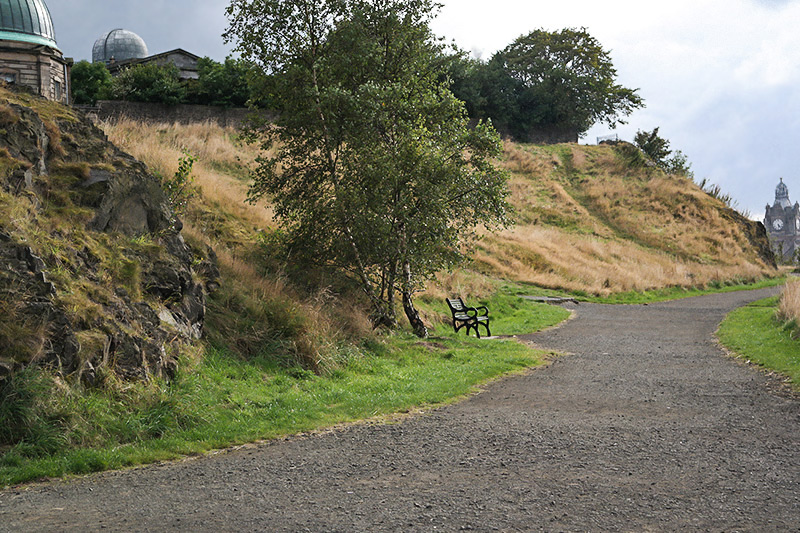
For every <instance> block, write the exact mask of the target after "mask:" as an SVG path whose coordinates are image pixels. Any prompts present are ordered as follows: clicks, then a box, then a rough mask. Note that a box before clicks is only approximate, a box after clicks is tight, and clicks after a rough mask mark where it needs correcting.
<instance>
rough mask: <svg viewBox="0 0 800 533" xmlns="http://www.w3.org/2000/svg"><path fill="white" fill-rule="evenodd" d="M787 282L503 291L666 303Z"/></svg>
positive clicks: (506, 288)
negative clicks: (605, 291) (604, 292)
mask: <svg viewBox="0 0 800 533" xmlns="http://www.w3.org/2000/svg"><path fill="white" fill-rule="evenodd" d="M784 283H786V277H779V278H765V279H762V280H759V281H756V282H744V281H735V280H732V281H727V282H718V283H714V284H711V285H709V286H707V287H691V288H684V287H667V288H663V289H653V290H648V291H630V292H620V293H615V294H611V295H609V296H594V295H591V294H588V293H586V292H583V291H575V292H568V291H564V290H555V289H544V288H541V287H537V286H536V285H531V284H527V283H514V284H505V285H503V287H502V290H501V293H504V294H510V295H517V296H553V297H562V298H575V299H576V300H579V301H581V302H590V303H600V304H619V305H636V304H645V303H656V302H666V301H669V300H680V299H683V298H692V297H694V296H703V295H704V294H719V293H725V292H735V291H751V290H756V289H765V288H767V287H777V286H780V285H783V284H784Z"/></svg>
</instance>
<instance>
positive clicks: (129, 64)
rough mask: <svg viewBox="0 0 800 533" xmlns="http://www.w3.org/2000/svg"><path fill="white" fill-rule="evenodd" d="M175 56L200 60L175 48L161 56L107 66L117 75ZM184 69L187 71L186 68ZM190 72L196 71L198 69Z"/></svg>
mask: <svg viewBox="0 0 800 533" xmlns="http://www.w3.org/2000/svg"><path fill="white" fill-rule="evenodd" d="M174 55H180V56H184V57H185V58H187V59H190V60H191V61H194V62H197V60H199V59H200V56H198V55H195V54H193V53H191V52H187V51H186V50H184V49H183V48H175V49H174V50H169V51H167V52H161V53H160V54H155V55H152V56H148V57H139V58H132V59H125V60H123V61H114V63H113V64H108V65H106V66H107V67H108V70H109V72H111V74H114V75H116V74H117V73H118V72H120V71H121V70H123V69H126V68H128V67H132V66H134V65H139V64H143V63H154V62H155V63H157V62H159V60H162V59H168V58H169V57H170V56H174ZM182 68H183V69H185V68H186V67H182ZM190 70H196V68H194V69H190Z"/></svg>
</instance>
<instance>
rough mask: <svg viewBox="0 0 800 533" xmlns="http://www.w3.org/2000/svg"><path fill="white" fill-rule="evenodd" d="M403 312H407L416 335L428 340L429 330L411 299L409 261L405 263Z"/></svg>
mask: <svg viewBox="0 0 800 533" xmlns="http://www.w3.org/2000/svg"><path fill="white" fill-rule="evenodd" d="M403 311H405V312H406V316H407V317H408V321H409V323H411V327H412V328H413V329H414V334H415V335H416V336H417V337H419V338H421V339H427V338H428V328H427V327H425V323H424V322H423V321H422V319H421V318H420V316H419V311H417V308H416V307H414V302H413V300H412V299H411V264H409V262H408V261H404V262H403Z"/></svg>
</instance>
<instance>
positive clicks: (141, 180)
mask: <svg viewBox="0 0 800 533" xmlns="http://www.w3.org/2000/svg"><path fill="white" fill-rule="evenodd" d="M6 94H9V95H10V93H6ZM3 96H4V94H0V107H2V106H3V101H2V100H3V98H2V97H3ZM49 105H51V106H52V105H53V104H49ZM5 106H6V111H5V113H4V114H3V117H2V118H0V128H2V129H3V135H0V189H2V191H3V194H4V195H5V196H3V197H2V198H0V345H5V346H6V347H7V348H8V349H7V350H4V351H0V379H3V378H4V377H5V376H8V375H10V374H11V373H13V372H14V371H15V370H17V369H19V368H21V367H24V366H26V365H30V364H39V365H47V366H50V367H53V368H55V369H57V370H59V371H60V372H62V373H63V374H65V375H78V376H80V378H81V379H82V380H83V381H84V382H86V383H89V384H94V383H96V382H97V380H98V377H99V376H100V375H102V373H104V372H106V373H107V372H115V373H117V374H118V375H120V376H123V377H125V378H129V379H134V378H135V379H147V378H148V377H149V376H152V375H162V376H167V377H169V376H172V375H173V374H174V371H175V369H176V360H175V356H176V355H177V352H178V350H177V349H176V347H177V346H178V345H180V344H181V343H185V342H188V341H190V340H193V339H197V338H199V337H200V336H201V335H202V330H203V321H204V318H205V287H204V284H205V286H208V287H210V288H214V287H216V283H217V280H216V279H214V274H215V272H216V273H217V274H218V271H216V268H215V267H214V266H213V265H211V264H208V263H209V261H208V260H204V261H202V262H201V261H199V260H198V261H195V257H194V254H193V252H192V250H191V249H190V247H189V246H188V245H187V244H186V243H185V242H184V240H183V238H182V237H181V235H180V232H179V230H180V223H179V222H178V223H176V221H175V218H174V216H173V213H172V211H171V208H170V205H169V201H168V199H167V196H166V195H165V193H164V191H163V190H162V189H161V186H160V183H159V181H158V180H157V179H156V178H155V177H153V176H152V175H151V174H149V173H148V171H147V169H146V167H145V166H144V165H143V164H142V163H140V162H139V161H136V160H135V159H134V158H132V157H131V156H129V155H127V154H125V153H123V152H122V151H120V150H118V149H117V148H116V147H114V146H113V145H112V144H110V143H109V142H108V141H107V139H106V137H105V135H104V134H103V133H102V131H100V130H99V129H98V128H96V127H95V126H94V125H93V124H92V123H91V122H90V121H88V120H86V119H84V118H83V117H81V116H79V115H76V114H74V113H73V112H72V111H69V110H67V109H66V108H62V109H61V111H60V113H59V114H58V116H57V117H55V118H53V117H52V115H51V116H47V117H45V118H43V117H44V116H45V115H43V114H40V113H39V112H37V105H36V103H34V105H33V106H32V107H30V108H29V107H25V106H22V105H18V104H15V103H6V104H5ZM3 122H4V123H3ZM15 210H16V211H15ZM26 210H27V215H28V216H27V217H25V220H20V218H19V217H16V218H15V215H14V214H13V213H14V212H16V213H19V212H25V211H26ZM102 235H105V237H103V236H102ZM142 242H143V243H145V244H136V243H142ZM205 256H206V257H213V255H210V254H205ZM194 262H197V263H198V264H200V265H201V267H202V272H201V273H200V274H198V273H196V272H195V271H194V270H193V263H194ZM53 272H57V275H53Z"/></svg>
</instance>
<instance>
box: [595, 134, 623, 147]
mask: <svg viewBox="0 0 800 533" xmlns="http://www.w3.org/2000/svg"><path fill="white" fill-rule="evenodd" d="M616 142H619V135H618V134H616V133H615V134H614V135H605V136H603V137H598V138H597V144H603V143H616Z"/></svg>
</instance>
